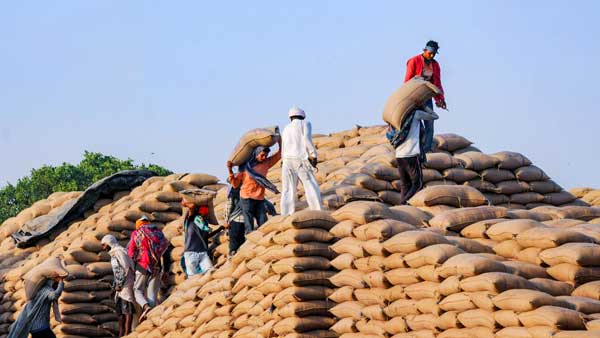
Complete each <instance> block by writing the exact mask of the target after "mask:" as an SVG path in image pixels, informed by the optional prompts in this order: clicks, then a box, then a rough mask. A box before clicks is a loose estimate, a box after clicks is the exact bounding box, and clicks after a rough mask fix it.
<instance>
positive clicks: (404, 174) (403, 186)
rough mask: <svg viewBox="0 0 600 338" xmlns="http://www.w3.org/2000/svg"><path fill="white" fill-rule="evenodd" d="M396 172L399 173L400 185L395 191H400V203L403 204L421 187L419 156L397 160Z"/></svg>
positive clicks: (421, 176)
mask: <svg viewBox="0 0 600 338" xmlns="http://www.w3.org/2000/svg"><path fill="white" fill-rule="evenodd" d="M396 162H397V163H398V171H399V173H400V180H399V181H400V184H399V187H396V189H398V190H400V191H399V192H400V194H401V195H402V203H401V204H405V203H406V201H408V200H409V199H410V198H411V197H413V196H414V194H416V193H417V191H419V189H421V187H422V185H423V172H422V171H421V163H420V161H419V156H418V155H417V156H413V157H405V158H397V159H396Z"/></svg>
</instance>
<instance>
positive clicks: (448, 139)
mask: <svg viewBox="0 0 600 338" xmlns="http://www.w3.org/2000/svg"><path fill="white" fill-rule="evenodd" d="M433 139H434V140H435V143H436V148H437V149H438V150H444V151H449V152H455V151H457V150H459V149H464V148H467V147H468V146H470V145H471V144H473V142H471V141H469V140H467V139H466V138H464V137H462V136H460V135H457V134H452V133H447V134H438V135H435V136H434V138H433Z"/></svg>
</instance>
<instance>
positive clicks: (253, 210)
mask: <svg viewBox="0 0 600 338" xmlns="http://www.w3.org/2000/svg"><path fill="white" fill-rule="evenodd" d="M277 144H278V145H279V149H278V150H277V153H275V154H273V155H272V156H271V157H269V152H270V151H271V150H270V149H269V148H265V147H257V148H256V149H254V152H253V153H252V157H251V158H250V160H249V161H248V162H247V163H245V164H243V165H241V166H239V172H238V173H237V174H235V175H234V173H233V169H232V168H233V163H231V161H228V162H227V170H228V172H229V182H230V183H231V185H232V186H233V187H234V188H235V189H237V188H240V206H241V208H242V213H243V214H244V223H245V227H246V232H250V231H252V230H254V229H255V227H254V220H256V225H257V226H256V227H257V228H258V227H260V226H261V225H263V224H264V223H265V222H266V221H267V210H266V208H265V189H269V190H270V191H272V192H273V193H275V194H278V193H279V190H277V187H276V186H275V185H274V184H273V183H271V182H270V181H269V180H268V179H267V177H266V176H267V172H268V171H269V169H270V168H271V167H272V166H274V165H275V164H276V163H277V162H279V160H280V159H281V138H280V139H279V141H278V142H277Z"/></svg>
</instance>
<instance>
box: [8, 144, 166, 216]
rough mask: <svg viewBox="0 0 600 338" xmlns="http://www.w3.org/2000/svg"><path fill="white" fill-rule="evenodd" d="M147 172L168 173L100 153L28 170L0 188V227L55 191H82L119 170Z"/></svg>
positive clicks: (88, 153)
mask: <svg viewBox="0 0 600 338" xmlns="http://www.w3.org/2000/svg"><path fill="white" fill-rule="evenodd" d="M131 169H149V170H152V171H154V172H155V173H156V174H158V175H161V176H165V175H169V174H171V171H169V170H168V169H165V168H163V167H161V166H158V165H155V164H148V165H145V164H142V165H135V164H134V163H133V160H132V159H127V160H121V159H118V158H116V157H114V156H109V155H104V154H101V153H94V152H88V151H86V152H84V154H83V160H81V162H79V164H78V165H72V164H69V163H63V164H61V165H59V166H56V167H54V166H49V165H45V166H42V167H41V168H38V169H32V170H31V173H30V175H29V176H26V177H23V178H21V179H19V180H18V181H17V184H15V185H12V184H10V183H9V184H8V185H7V186H5V187H3V188H2V189H0V224H1V223H2V222H4V220H6V219H7V218H9V217H12V216H15V215H16V214H18V213H19V212H20V211H21V210H23V209H25V208H27V207H29V206H30V205H32V204H33V203H34V202H36V201H39V200H41V199H44V198H47V197H48V196H49V195H50V194H52V193H53V192H56V191H78V190H85V189H86V188H87V187H89V186H90V185H91V184H92V183H94V182H96V181H98V180H100V179H102V178H104V177H106V176H110V175H112V174H114V173H116V172H119V171H121V170H131Z"/></svg>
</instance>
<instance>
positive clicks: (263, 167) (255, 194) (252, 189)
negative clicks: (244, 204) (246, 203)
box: [229, 151, 281, 201]
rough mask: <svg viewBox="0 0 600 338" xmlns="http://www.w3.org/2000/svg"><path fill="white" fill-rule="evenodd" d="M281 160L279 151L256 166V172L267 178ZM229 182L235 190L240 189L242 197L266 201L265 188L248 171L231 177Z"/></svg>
mask: <svg viewBox="0 0 600 338" xmlns="http://www.w3.org/2000/svg"><path fill="white" fill-rule="evenodd" d="M280 159H281V151H278V152H277V153H276V154H275V155H273V156H271V157H269V158H267V159H266V160H264V161H263V162H260V163H258V164H256V165H255V166H254V171H256V172H257V173H259V174H261V175H263V176H265V177H266V176H267V172H268V171H269V169H270V168H271V167H272V166H274V165H275V164H276V163H277V162H279V160H280ZM229 182H231V185H232V186H233V187H234V188H238V187H240V185H241V186H242V187H241V188H240V197H241V198H246V199H248V198H250V199H253V200H258V201H262V200H264V199H265V187H263V186H262V185H260V184H258V183H257V182H256V181H255V180H254V179H253V178H252V177H250V175H249V174H248V172H246V171H242V172H239V173H237V174H235V175H229Z"/></svg>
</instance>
